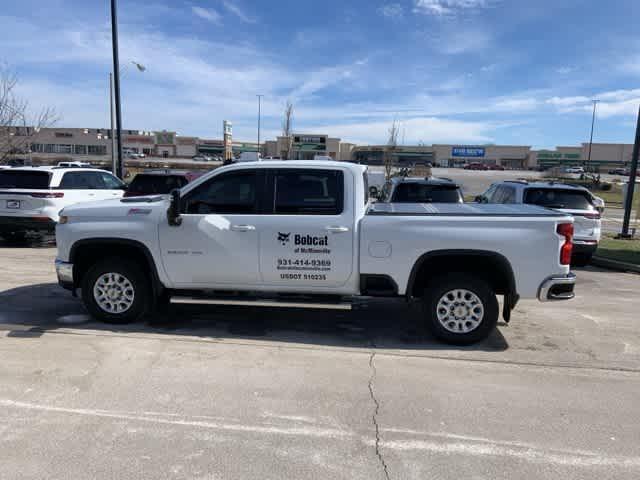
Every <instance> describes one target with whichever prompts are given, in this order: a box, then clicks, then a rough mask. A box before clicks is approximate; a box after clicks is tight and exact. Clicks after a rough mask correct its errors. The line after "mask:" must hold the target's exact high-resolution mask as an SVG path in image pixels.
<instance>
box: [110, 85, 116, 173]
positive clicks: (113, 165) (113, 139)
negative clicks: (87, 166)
mask: <svg viewBox="0 0 640 480" xmlns="http://www.w3.org/2000/svg"><path fill="white" fill-rule="evenodd" d="M109 110H110V111H111V135H110V136H111V171H112V172H113V174H114V175H115V176H118V165H117V164H116V136H115V133H114V128H115V127H114V125H113V74H112V73H109Z"/></svg>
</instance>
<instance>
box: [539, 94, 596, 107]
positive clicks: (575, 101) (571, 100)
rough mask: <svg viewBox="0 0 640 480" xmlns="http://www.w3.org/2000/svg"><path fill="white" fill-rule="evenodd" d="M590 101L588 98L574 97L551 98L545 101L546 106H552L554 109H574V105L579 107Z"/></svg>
mask: <svg viewBox="0 0 640 480" xmlns="http://www.w3.org/2000/svg"><path fill="white" fill-rule="evenodd" d="M590 101H591V99H590V98H589V97H583V96H576V97H551V98H549V99H547V100H546V101H545V103H547V104H548V105H553V106H554V107H561V108H567V107H569V108H570V107H575V106H576V105H581V104H584V103H586V102H590Z"/></svg>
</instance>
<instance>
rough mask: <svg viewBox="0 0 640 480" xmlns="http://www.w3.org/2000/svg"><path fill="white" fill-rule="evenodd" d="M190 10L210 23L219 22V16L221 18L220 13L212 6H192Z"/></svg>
mask: <svg viewBox="0 0 640 480" xmlns="http://www.w3.org/2000/svg"><path fill="white" fill-rule="evenodd" d="M191 11H192V12H193V13H194V15H196V16H198V17H200V18H202V19H204V20H207V21H209V22H211V23H216V24H219V23H220V18H221V16H220V14H219V13H218V12H216V11H215V10H214V9H212V8H202V7H197V6H192V7H191Z"/></svg>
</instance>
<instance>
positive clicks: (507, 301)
mask: <svg viewBox="0 0 640 480" xmlns="http://www.w3.org/2000/svg"><path fill="white" fill-rule="evenodd" d="M519 299H520V295H518V294H517V293H507V294H506V295H505V296H504V302H503V307H502V318H503V319H504V321H505V323H509V320H511V310H513V309H514V308H515V307H516V304H517V303H518V300H519Z"/></svg>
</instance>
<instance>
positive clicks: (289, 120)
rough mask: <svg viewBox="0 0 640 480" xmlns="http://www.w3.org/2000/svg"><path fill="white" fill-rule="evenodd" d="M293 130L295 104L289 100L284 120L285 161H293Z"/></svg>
mask: <svg viewBox="0 0 640 480" xmlns="http://www.w3.org/2000/svg"><path fill="white" fill-rule="evenodd" d="M292 128H293V103H291V102H290V101H289V100H287V105H286V107H285V109H284V118H283V119H282V136H283V137H284V138H285V142H287V143H286V147H285V154H284V160H291V145H292V142H291V140H292V138H291V133H292V132H291V131H292Z"/></svg>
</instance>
